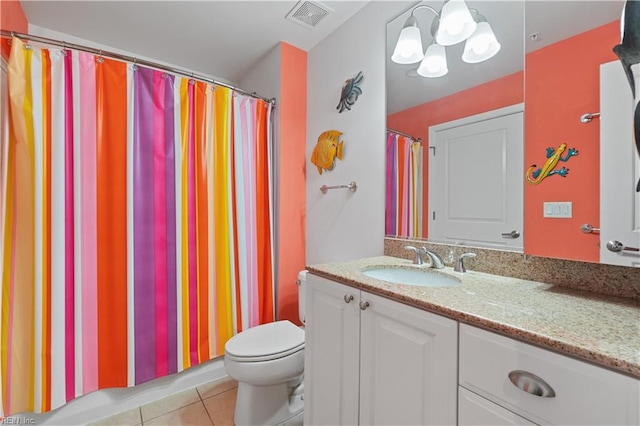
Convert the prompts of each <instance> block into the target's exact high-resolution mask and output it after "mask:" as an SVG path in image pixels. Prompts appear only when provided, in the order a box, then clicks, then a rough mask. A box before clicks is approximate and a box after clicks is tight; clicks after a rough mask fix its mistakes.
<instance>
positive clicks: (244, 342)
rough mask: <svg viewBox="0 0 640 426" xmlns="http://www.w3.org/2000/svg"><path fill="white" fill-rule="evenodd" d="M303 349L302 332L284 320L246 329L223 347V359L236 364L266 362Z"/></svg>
mask: <svg viewBox="0 0 640 426" xmlns="http://www.w3.org/2000/svg"><path fill="white" fill-rule="evenodd" d="M303 349H304V331H303V330H301V329H300V328H298V327H296V326H295V325H294V324H293V323H291V322H290V321H286V320H285V321H276V322H272V323H268V324H263V325H259V326H256V327H252V328H249V329H246V330H244V331H243V332H242V333H239V334H237V335H235V336H234V337H232V338H231V339H229V340H228V341H227V343H226V344H225V346H224V350H225V357H227V358H228V359H230V360H234V361H238V362H258V361H268V360H273V359H277V358H282V357H285V356H288V355H291V354H293V353H296V352H298V351H301V350H303Z"/></svg>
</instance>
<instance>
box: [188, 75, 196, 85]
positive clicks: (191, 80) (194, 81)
mask: <svg viewBox="0 0 640 426" xmlns="http://www.w3.org/2000/svg"><path fill="white" fill-rule="evenodd" d="M189 84H191V85H192V86H193V85H194V84H196V80H195V79H194V78H193V73H191V78H190V79H189Z"/></svg>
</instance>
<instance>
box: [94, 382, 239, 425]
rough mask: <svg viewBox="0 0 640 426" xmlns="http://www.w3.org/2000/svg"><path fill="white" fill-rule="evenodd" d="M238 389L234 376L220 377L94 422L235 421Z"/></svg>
mask: <svg viewBox="0 0 640 426" xmlns="http://www.w3.org/2000/svg"><path fill="white" fill-rule="evenodd" d="M237 391H238V382H236V381H235V380H232V379H228V378H227V379H223V380H217V381H215V382H211V383H207V384H205V385H202V386H198V387H197V388H193V389H189V390H186V391H184V392H180V393H178V394H176V395H172V396H170V397H167V398H164V399H161V400H158V401H154V402H152V403H149V404H147V405H143V406H141V407H138V408H134V409H132V410H129V411H125V412H123V413H119V414H116V415H115V416H112V417H108V418H106V419H104V420H101V421H99V422H97V423H92V425H95V426H99V425H100V426H102V425H105V426H106V425H118V426H137V425H155V426H159V425H167V426H180V425H197V426H201V425H208V426H212V425H215V426H221V425H233V412H234V410H235V408H236V393H237Z"/></svg>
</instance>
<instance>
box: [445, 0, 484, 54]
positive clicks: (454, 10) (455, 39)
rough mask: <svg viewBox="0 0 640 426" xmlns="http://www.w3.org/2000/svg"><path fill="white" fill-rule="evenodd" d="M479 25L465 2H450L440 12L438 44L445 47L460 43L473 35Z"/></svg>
mask: <svg viewBox="0 0 640 426" xmlns="http://www.w3.org/2000/svg"><path fill="white" fill-rule="evenodd" d="M477 25H478V24H476V21H474V20H473V17H472V16H471V12H469V8H468V7H467V5H466V3H465V2H464V0H449V2H447V3H445V4H444V6H442V11H441V12H440V24H439V26H438V33H437V34H436V42H437V43H438V44H441V45H443V46H451V45H452V44H457V43H460V42H461V41H464V40H466V39H467V37H469V36H470V35H471V34H473V32H474V31H475V30H476V27H477Z"/></svg>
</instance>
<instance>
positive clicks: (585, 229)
mask: <svg viewBox="0 0 640 426" xmlns="http://www.w3.org/2000/svg"><path fill="white" fill-rule="evenodd" d="M580 230H581V231H582V232H583V233H584V234H599V233H600V228H594V227H593V225H591V224H589V223H585V224H584V225H582V226H581V227H580Z"/></svg>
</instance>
